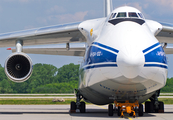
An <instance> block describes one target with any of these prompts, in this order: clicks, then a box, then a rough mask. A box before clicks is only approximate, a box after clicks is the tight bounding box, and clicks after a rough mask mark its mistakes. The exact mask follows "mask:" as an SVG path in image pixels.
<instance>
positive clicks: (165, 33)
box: [156, 23, 173, 54]
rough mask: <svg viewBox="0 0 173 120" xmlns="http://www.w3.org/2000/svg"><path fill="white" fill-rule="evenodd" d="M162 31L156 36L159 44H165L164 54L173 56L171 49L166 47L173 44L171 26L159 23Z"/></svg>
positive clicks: (172, 49)
mask: <svg viewBox="0 0 173 120" xmlns="http://www.w3.org/2000/svg"><path fill="white" fill-rule="evenodd" d="M160 24H161V25H162V30H161V31H160V32H159V33H158V34H157V35H156V38H157V39H158V40H159V42H160V43H166V44H165V46H164V51H165V53H166V54H173V47H167V44H172V43H173V25H171V24H167V23H160Z"/></svg>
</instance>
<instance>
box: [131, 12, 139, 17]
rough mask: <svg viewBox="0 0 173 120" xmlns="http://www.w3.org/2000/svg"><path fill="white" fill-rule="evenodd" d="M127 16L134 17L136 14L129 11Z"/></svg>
mask: <svg viewBox="0 0 173 120" xmlns="http://www.w3.org/2000/svg"><path fill="white" fill-rule="evenodd" d="M129 17H136V18H138V15H137V14H136V13H135V12H129Z"/></svg>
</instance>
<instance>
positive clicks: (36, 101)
mask: <svg viewBox="0 0 173 120" xmlns="http://www.w3.org/2000/svg"><path fill="white" fill-rule="evenodd" d="M52 100H53V99H47V98H46V99H35V98H29V99H28V98H22V99H20V98H19V99H18V98H16V99H11V98H2V99H0V105H61V104H62V105H63V104H70V102H71V101H75V100H76V99H72V98H70V99H68V98H67V99H64V100H65V102H52ZM159 101H163V102H164V104H173V98H159ZM87 104H90V103H87Z"/></svg>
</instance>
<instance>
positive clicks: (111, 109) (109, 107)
mask: <svg viewBox="0 0 173 120" xmlns="http://www.w3.org/2000/svg"><path fill="white" fill-rule="evenodd" d="M113 111H114V110H113V105H112V104H109V106H108V115H109V116H113Z"/></svg>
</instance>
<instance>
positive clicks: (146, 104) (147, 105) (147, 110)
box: [145, 101, 150, 113]
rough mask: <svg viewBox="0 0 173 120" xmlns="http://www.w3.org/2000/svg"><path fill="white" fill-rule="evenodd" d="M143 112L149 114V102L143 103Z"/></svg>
mask: <svg viewBox="0 0 173 120" xmlns="http://www.w3.org/2000/svg"><path fill="white" fill-rule="evenodd" d="M145 112H146V113H149V112H150V102H149V101H146V102H145Z"/></svg>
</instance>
